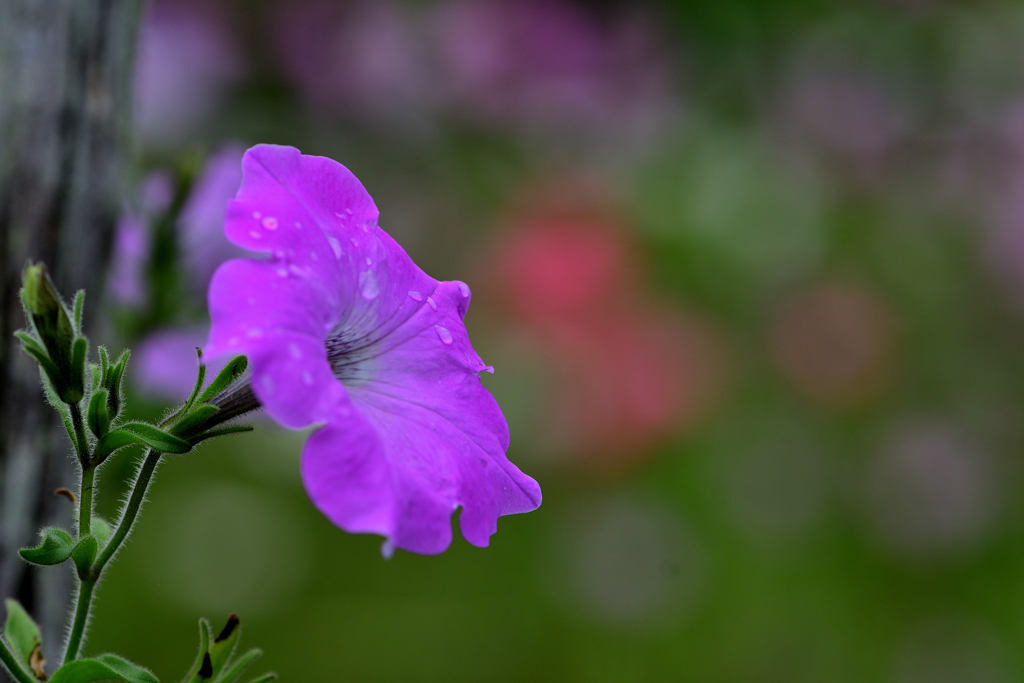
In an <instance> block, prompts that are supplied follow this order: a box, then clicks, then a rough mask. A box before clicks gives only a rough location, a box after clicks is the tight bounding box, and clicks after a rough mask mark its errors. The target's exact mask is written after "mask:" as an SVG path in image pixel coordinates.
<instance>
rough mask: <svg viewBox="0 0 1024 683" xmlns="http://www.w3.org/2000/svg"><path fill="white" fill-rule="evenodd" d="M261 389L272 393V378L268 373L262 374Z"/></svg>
mask: <svg viewBox="0 0 1024 683" xmlns="http://www.w3.org/2000/svg"><path fill="white" fill-rule="evenodd" d="M263 390H264V391H266V392H267V393H268V394H272V393H274V378H273V377H271V376H270V375H264V376H263Z"/></svg>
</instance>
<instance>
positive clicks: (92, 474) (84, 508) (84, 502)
mask: <svg viewBox="0 0 1024 683" xmlns="http://www.w3.org/2000/svg"><path fill="white" fill-rule="evenodd" d="M95 478H96V467H95V466H94V465H88V466H86V467H84V468H82V488H81V490H80V491H79V496H78V498H79V508H78V537H79V538H84V537H85V536H87V535H88V534H90V533H91V531H92V487H93V480H94V479H95Z"/></svg>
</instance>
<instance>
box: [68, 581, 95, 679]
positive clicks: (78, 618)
mask: <svg viewBox="0 0 1024 683" xmlns="http://www.w3.org/2000/svg"><path fill="white" fill-rule="evenodd" d="M95 587H96V580H95V579H93V578H91V577H90V578H88V579H84V580H83V581H82V583H81V585H80V586H79V587H78V595H77V596H76V603H77V604H76V605H75V621H74V623H73V624H72V625H71V634H70V635H69V636H68V647H67V650H65V651H64V663H65V664H67V663H68V662H71V661H74V660H75V659H77V658H78V648H79V647H81V645H82V637H83V636H84V635H85V625H86V624H87V623H88V621H89V610H90V608H91V607H92V589H93V588H95Z"/></svg>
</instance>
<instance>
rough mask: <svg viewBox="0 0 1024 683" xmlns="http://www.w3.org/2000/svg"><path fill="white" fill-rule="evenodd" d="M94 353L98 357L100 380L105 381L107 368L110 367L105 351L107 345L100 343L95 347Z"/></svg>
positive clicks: (108, 357) (108, 356)
mask: <svg viewBox="0 0 1024 683" xmlns="http://www.w3.org/2000/svg"><path fill="white" fill-rule="evenodd" d="M96 353H98V354H99V357H100V381H101V382H105V381H106V379H107V370H109V369H110V355H109V354H108V353H107V347H105V346H102V345H100V346H99V347H98V348H97V349H96Z"/></svg>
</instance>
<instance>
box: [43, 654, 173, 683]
mask: <svg viewBox="0 0 1024 683" xmlns="http://www.w3.org/2000/svg"><path fill="white" fill-rule="evenodd" d="M95 681H123V682H124V683H160V681H159V680H157V677H156V676H154V675H153V674H152V673H150V672H149V671H147V670H146V669H143V668H142V667H141V666H138V665H137V664H132V663H131V662H129V661H128V660H127V659H122V658H121V657H118V656H117V655H111V654H106V655H100V656H99V657H97V658H96V659H78V660H75V661H73V662H68V663H67V664H65V665H64V666H62V667H61V668H59V669H57V671H56V672H55V673H54V674H53V678H51V679H50V683H94V682H95Z"/></svg>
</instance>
